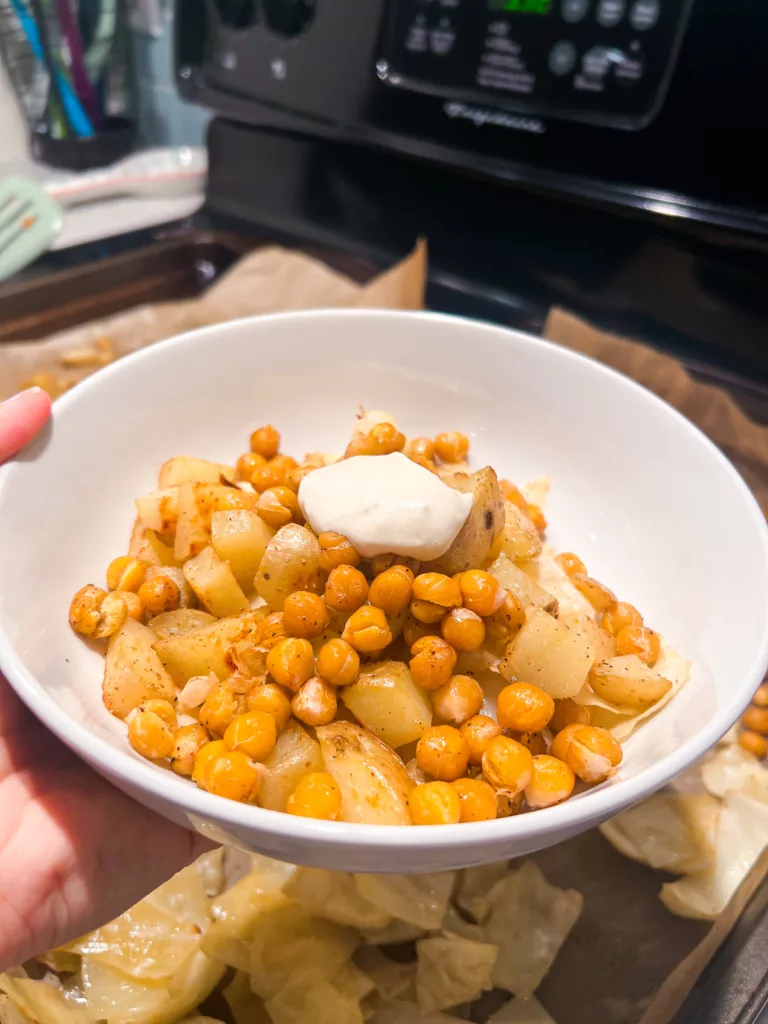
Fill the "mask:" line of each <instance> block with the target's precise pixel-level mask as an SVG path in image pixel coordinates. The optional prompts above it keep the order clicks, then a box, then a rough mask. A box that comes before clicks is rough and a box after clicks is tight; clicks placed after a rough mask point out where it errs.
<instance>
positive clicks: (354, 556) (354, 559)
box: [317, 530, 360, 572]
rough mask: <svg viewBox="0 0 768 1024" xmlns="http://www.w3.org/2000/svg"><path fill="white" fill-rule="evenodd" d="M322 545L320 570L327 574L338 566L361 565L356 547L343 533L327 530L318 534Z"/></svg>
mask: <svg viewBox="0 0 768 1024" xmlns="http://www.w3.org/2000/svg"><path fill="white" fill-rule="evenodd" d="M317 540H318V542H319V544H320V568H321V569H324V570H325V571H326V572H330V571H331V569H335V568H336V566H337V565H359V564H360V555H359V554H358V552H357V549H356V548H355V546H354V545H353V544H352V543H350V541H349V540H347V538H346V537H345V536H344V535H343V534H341V533H334V532H333V531H332V530H325V531H324V532H323V533H321V534H318V538H317Z"/></svg>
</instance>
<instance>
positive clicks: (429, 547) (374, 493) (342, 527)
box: [299, 452, 472, 561]
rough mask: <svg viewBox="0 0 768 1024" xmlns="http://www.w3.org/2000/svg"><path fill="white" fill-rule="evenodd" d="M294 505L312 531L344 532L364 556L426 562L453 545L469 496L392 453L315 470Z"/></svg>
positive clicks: (465, 518)
mask: <svg viewBox="0 0 768 1024" xmlns="http://www.w3.org/2000/svg"><path fill="white" fill-rule="evenodd" d="M299 505H300V506H301V510H302V512H303V513H304V516H305V518H306V520H307V522H308V523H309V525H310V526H311V527H312V529H313V530H314V531H315V532H316V533H322V532H323V531H324V530H333V531H335V532H336V533H341V534H343V535H344V536H345V537H346V538H347V539H348V540H349V541H350V542H351V543H352V544H353V545H354V546H355V547H356V548H357V550H358V551H359V552H360V554H361V555H362V556H363V557H364V558H373V556H374V555H383V554H389V553H392V554H396V555H410V556H411V557H413V558H418V559H419V560H420V561H427V560H428V559H430V558H437V557H438V556H439V555H442V554H443V553H444V552H446V551H447V550H448V548H449V547H450V546H451V544H452V543H453V542H454V540H455V539H456V536H457V534H458V533H459V530H461V528H462V526H463V525H464V523H465V522H466V520H467V516H468V515H469V511H470V509H471V508H472V495H471V494H462V493H461V492H460V491H456V490H454V489H453V488H452V487H449V486H448V485H447V484H444V483H443V481H442V480H441V479H440V478H439V477H437V476H435V474H434V473H430V472H429V470H428V469H424V467H423V466H418V465H417V464H416V463H415V462H411V460H410V459H409V458H407V457H406V456H405V455H402V454H401V453H400V452H395V453H394V454H393V455H357V456H355V457H354V458H351V459H342V461H341V462H334V463H333V464H332V465H330V466H324V467H323V468H322V469H316V470H315V471H314V472H312V473H309V474H308V475H307V476H305V477H304V479H303V480H302V481H301V486H300V487H299Z"/></svg>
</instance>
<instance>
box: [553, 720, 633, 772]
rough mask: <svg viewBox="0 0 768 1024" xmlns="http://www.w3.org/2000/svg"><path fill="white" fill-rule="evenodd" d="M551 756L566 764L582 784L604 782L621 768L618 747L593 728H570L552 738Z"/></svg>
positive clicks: (602, 732)
mask: <svg viewBox="0 0 768 1024" xmlns="http://www.w3.org/2000/svg"><path fill="white" fill-rule="evenodd" d="M550 753H551V754H552V756H553V757H556V758H559V759H560V760H561V761H565V763H566V764H567V765H568V767H569V768H571V770H572V771H573V772H575V774H576V775H578V777H579V778H580V779H582V780H583V781H584V782H603V781H604V780H605V779H608V778H610V777H611V776H612V775H614V774H615V772H616V768H617V766H618V765H619V764H621V759H622V757H623V752H622V749H621V744H620V743H619V742H618V741H617V740H616V739H615V738H614V737H613V736H612V735H611V734H610V732H608V730H607V729H602V728H600V727H598V726H594V725H569V726H566V728H565V729H563V730H562V731H561V732H559V733H558V734H557V736H555V738H554V740H553V741H552V746H551V748H550Z"/></svg>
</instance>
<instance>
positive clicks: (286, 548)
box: [255, 523, 321, 611]
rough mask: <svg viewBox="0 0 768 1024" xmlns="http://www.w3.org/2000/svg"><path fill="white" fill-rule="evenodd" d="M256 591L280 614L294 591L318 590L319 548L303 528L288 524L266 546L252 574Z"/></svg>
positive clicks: (315, 538) (309, 533)
mask: <svg viewBox="0 0 768 1024" xmlns="http://www.w3.org/2000/svg"><path fill="white" fill-rule="evenodd" d="M255 585H256V590H257V591H258V593H259V595H260V596H261V597H263V598H264V600H265V601H266V602H267V604H268V605H269V606H270V608H272V609H274V610H275V611H282V608H283V604H284V602H285V599H286V597H288V595H289V594H292V593H294V591H296V590H310V591H314V592H315V593H319V592H320V589H321V574H320V544H319V542H318V539H317V537H316V536H315V535H314V534H313V533H311V532H310V531H309V530H306V529H305V528H304V527H303V526H297V525H296V524H295V523H289V524H288V525H287V526H283V527H282V529H280V530H278V531H277V533H276V534H275V536H274V537H273V538H272V540H270V542H269V544H267V548H266V550H265V552H264V556H263V558H262V560H261V564H260V565H259V571H258V573H257V574H256V581H255Z"/></svg>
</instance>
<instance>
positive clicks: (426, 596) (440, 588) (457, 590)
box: [413, 572, 461, 618]
mask: <svg viewBox="0 0 768 1024" xmlns="http://www.w3.org/2000/svg"><path fill="white" fill-rule="evenodd" d="M413 597H414V600H416V601H428V602H429V603H430V604H438V605H440V606H441V608H459V607H460V606H461V587H460V586H459V584H458V583H457V581H456V580H454V579H451V577H450V576H445V575H444V574H443V573H441V572H423V573H421V574H420V575H418V576H417V577H416V578H415V579H414V581H413ZM417 618H418V616H417Z"/></svg>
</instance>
